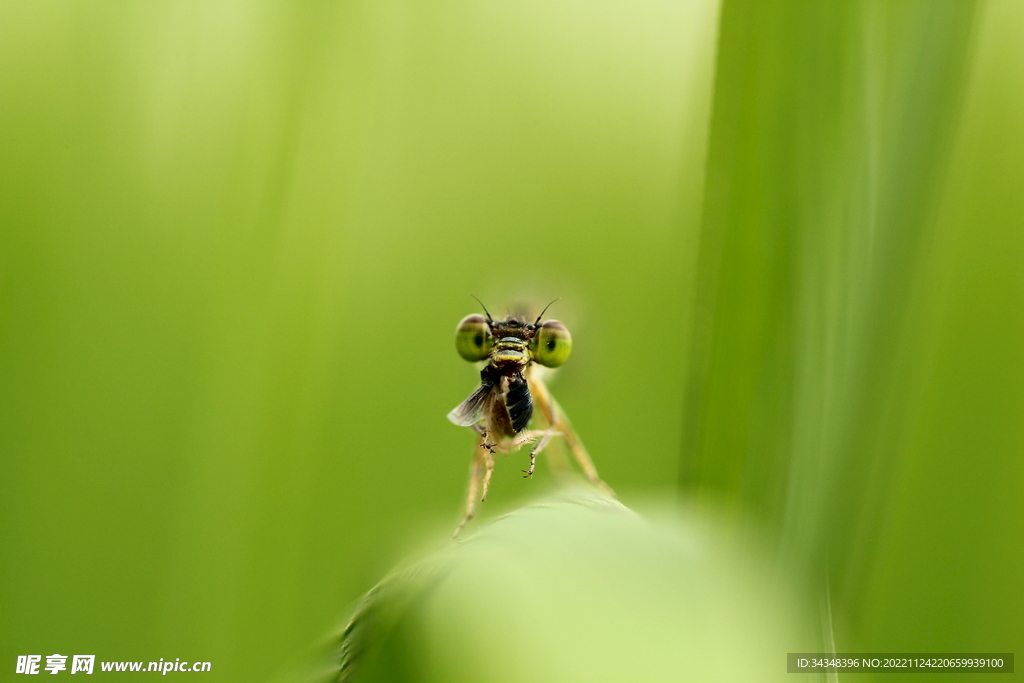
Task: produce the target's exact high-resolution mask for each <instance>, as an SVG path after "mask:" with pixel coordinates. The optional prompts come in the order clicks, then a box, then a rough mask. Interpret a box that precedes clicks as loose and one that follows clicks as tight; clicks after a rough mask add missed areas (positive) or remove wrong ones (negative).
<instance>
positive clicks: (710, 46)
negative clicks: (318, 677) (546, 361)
mask: <svg viewBox="0 0 1024 683" xmlns="http://www.w3.org/2000/svg"><path fill="white" fill-rule="evenodd" d="M1021 26H1024V5H1022V4H1020V3H1017V2H1012V1H1009V0H1007V1H991V2H982V3H977V4H974V3H969V2H961V1H957V2H952V1H942V0H936V1H930V0H929V1H925V0H919V1H916V2H906V1H904V2H881V1H874V2H869V1H864V2H851V3H843V4H839V5H835V4H832V3H811V2H786V3H758V2H741V1H733V0H723V1H722V2H721V3H719V2H678V3H648V4H644V5H642V6H640V7H632V6H627V5H626V4H625V3H583V2H575V3H574V2H555V3H540V2H528V3H515V4H513V3H476V2H453V3H444V4H440V5H436V6H434V5H427V4H422V5H416V4H399V3H368V2H366V3H360V2H352V3H303V4H289V3H279V2H250V3H238V2H208V3H189V2H186V3H180V2H155V3H135V4H114V3H71V2H65V3H27V2H2V3H0V468H2V475H0V486H2V498H0V505H2V510H0V533H2V537H0V542H2V545H0V634H2V637H0V667H5V668H4V669H0V670H6V671H13V667H14V661H15V659H16V656H17V655H18V654H30V653H40V654H50V653H53V652H60V653H65V654H70V653H96V654H97V656H98V658H99V659H105V660H122V659H123V660H150V659H157V658H160V657H165V658H166V657H170V658H174V657H181V658H183V659H201V660H207V661H211V662H212V663H213V667H214V669H215V671H214V672H213V673H211V674H208V675H206V676H205V678H207V679H209V680H224V681H253V680H267V679H270V678H274V677H277V676H281V675H284V674H285V673H286V672H288V671H289V670H291V668H292V667H294V666H295V665H296V662H299V661H300V660H302V658H303V657H305V656H306V653H307V652H308V651H309V648H310V645H311V643H314V642H315V641H317V640H318V639H319V638H321V637H322V636H323V635H324V634H325V633H327V632H328V631H329V630H330V629H331V628H332V627H333V626H335V625H336V624H337V623H338V621H339V620H340V619H341V618H342V617H343V616H344V615H345V614H346V612H347V610H348V609H349V608H350V606H351V605H352V604H353V602H354V601H355V600H356V598H357V597H358V596H359V595H360V594H362V593H363V592H365V591H366V590H367V589H368V588H369V587H370V586H372V585H373V584H374V583H375V582H376V580H377V579H379V578H380V577H381V576H382V575H383V574H384V573H385V572H386V571H387V570H388V568H389V567H390V566H392V565H393V564H394V563H395V562H396V561H399V560H400V559H401V558H403V557H405V556H406V555H407V553H408V552H409V548H410V547H411V546H415V545H416V544H417V543H422V542H423V541H422V539H423V538H438V539H443V537H444V535H445V534H447V533H448V532H449V530H450V528H451V527H452V526H453V525H454V523H455V521H456V520H457V519H458V515H459V510H460V506H461V503H462V498H463V492H464V487H465V483H466V476H467V472H468V466H469V459H470V456H471V452H472V437H471V435H470V433H469V431H468V430H465V429H458V428H456V427H454V426H452V425H451V424H450V423H448V422H447V421H446V420H445V417H444V416H445V414H446V413H447V411H448V410H450V409H451V408H452V407H453V406H455V405H456V404H457V403H458V402H459V401H461V400H462V399H463V398H465V396H466V395H467V394H468V393H469V392H470V391H471V390H472V389H473V388H474V382H475V380H476V372H475V370H474V369H473V367H472V366H470V365H469V364H467V363H465V362H464V361H462V360H461V359H460V358H459V357H458V356H457V355H456V353H455V351H454V345H453V331H454V327H455V324H456V323H457V322H458V320H459V319H460V318H461V317H462V316H464V315H466V314H468V313H471V312H477V310H478V308H477V304H476V303H475V302H474V301H473V300H472V299H470V298H469V296H468V295H469V294H471V293H472V294H475V295H477V296H479V297H480V298H481V299H482V300H483V301H484V302H485V303H487V305H488V307H489V308H490V309H491V310H492V312H494V313H495V314H496V315H497V314H500V313H503V312H504V311H505V307H506V306H507V305H510V304H512V303H514V302H516V301H523V300H525V301H529V302H532V303H534V304H535V305H536V304H540V305H543V303H546V302H547V301H548V300H550V299H553V298H555V297H561V300H560V301H559V302H558V303H557V304H555V305H554V307H552V309H551V315H552V316H554V317H557V318H559V319H561V320H562V321H563V322H565V323H566V324H567V325H568V327H569V328H570V330H571V331H572V333H573V336H574V341H575V347H574V353H573V357H572V359H571V360H570V362H569V363H568V364H567V365H566V366H565V368H564V369H563V370H561V371H560V374H559V376H558V377H557V379H556V380H555V381H554V382H553V385H552V389H553V393H554V394H555V395H556V396H557V397H558V399H559V401H560V402H561V404H562V405H563V407H564V408H565V409H566V411H567V412H568V414H569V415H570V417H571V418H572V420H573V424H574V425H575V427H576V428H577V430H578V431H579V433H580V435H581V436H582V438H583V439H584V441H585V442H586V443H587V445H588V446H589V448H590V451H591V454H592V456H593V458H594V460H595V463H596V464H597V466H598V468H599V470H600V472H601V474H602V477H603V478H604V479H605V480H606V481H607V482H609V483H610V484H611V485H612V486H613V487H614V488H615V489H616V491H617V492H618V494H619V496H620V498H621V500H622V501H623V502H624V503H625V504H626V505H628V506H631V507H633V508H635V509H638V510H640V511H641V512H644V511H645V510H654V509H658V508H659V507H661V506H663V505H664V504H665V503H666V502H670V501H673V500H674V501H676V502H677V503H678V504H679V505H680V506H681V507H684V508H685V507H687V506H690V505H700V506H702V509H707V510H712V511H714V513H713V514H715V515H717V516H719V517H720V518H721V519H723V520H729V524H732V525H733V526H734V528H738V529H740V530H741V533H740V537H741V538H742V537H743V534H744V533H747V534H748V535H749V536H750V537H754V536H756V537H757V541H756V542H757V544H764V545H767V546H768V547H769V548H770V553H771V555H772V556H773V557H774V558H775V562H776V564H777V567H778V571H779V572H780V573H781V574H782V575H783V576H785V581H786V582H787V584H788V585H792V586H794V587H795V589H796V590H797V591H798V592H800V593H802V594H803V595H804V597H805V599H807V600H808V601H810V602H812V603H813V602H814V601H816V600H817V599H818V598H819V596H820V594H821V592H822V591H823V590H824V588H823V585H824V584H825V580H824V577H825V575H826V571H827V576H828V581H827V584H828V594H829V597H830V600H831V606H832V612H833V628H834V635H835V639H836V643H837V648H838V649H839V650H840V651H926V652H927V651H932V652H943V651H946V652H972V651H973V652H1012V651H1014V650H1017V651H1022V650H1024V648H1022V647H1021V645H1022V644H1024V619H1022V618H1021V614H1022V613H1024V588H1022V582H1021V576H1024V548H1022V543H1021V539H1022V538H1024V496H1022V491H1024V458H1022V457H1021V456H1022V454H1024V453H1022V450H1024V449H1022V446H1024V420H1022V419H1021V416H1022V415H1024V353H1022V351H1021V348H1022V339H1024V230H1022V228H1024V43H1022V41H1021V40H1020V27H1021ZM524 457H525V456H524V455H522V454H521V455H520V456H519V458H520V459H522V458H524ZM519 469H520V465H519V460H516V459H514V458H507V459H504V460H500V461H499V463H498V470H497V473H496V478H495V483H494V485H493V487H492V493H491V496H490V499H489V500H488V502H487V503H486V504H485V506H484V508H483V517H484V519H485V520H486V519H488V518H493V517H494V516H495V515H496V514H500V513H503V512H507V511H509V510H512V509H515V508H517V507H519V506H520V505H522V504H523V503H526V502H528V501H530V500H533V499H534V498H535V497H536V496H537V495H538V494H539V493H542V492H545V491H549V490H550V488H551V483H550V480H549V478H548V476H547V471H546V468H545V467H544V466H543V465H542V466H541V467H540V472H539V475H538V476H537V477H536V478H535V479H534V480H533V481H528V482H524V481H523V480H522V479H521V478H520V477H519V472H518V471H519ZM743 530H746V531H743ZM826 568H827V570H826ZM815 627H817V626H816V625H815ZM779 656H780V667H784V666H785V664H784V661H785V660H784V656H785V653H784V652H782V653H780V655H779ZM6 667H10V668H6ZM862 676H863V675H862ZM1015 676H1016V677H1017V678H1020V675H1019V674H1015ZM1003 678H1012V677H1006V676H1004V677H1003ZM947 679H948V680H954V679H955V680H963V677H962V676H956V677H953V676H949V677H947ZM934 680H943V679H942V677H935V678H934Z"/></svg>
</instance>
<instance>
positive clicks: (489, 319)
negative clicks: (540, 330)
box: [470, 294, 557, 324]
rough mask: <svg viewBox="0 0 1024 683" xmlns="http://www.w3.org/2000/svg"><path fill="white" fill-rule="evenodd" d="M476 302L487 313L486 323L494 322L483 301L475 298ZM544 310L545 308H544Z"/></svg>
mask: <svg viewBox="0 0 1024 683" xmlns="http://www.w3.org/2000/svg"><path fill="white" fill-rule="evenodd" d="M470 296H473V295H472V294H470ZM473 298H474V299H476V297H475V296H473ZM555 301H557V299H555ZM476 302H477V303H478V304H480V307H481V308H483V309H484V313H486V314H487V323H488V324H490V323H493V322H494V318H492V317H491V312H490V311H488V310H487V307H486V306H484V302H483V301H480V299H476ZM551 303H554V301H552V302H551ZM548 305H549V306H550V305H551V304H548ZM545 310H546V309H545Z"/></svg>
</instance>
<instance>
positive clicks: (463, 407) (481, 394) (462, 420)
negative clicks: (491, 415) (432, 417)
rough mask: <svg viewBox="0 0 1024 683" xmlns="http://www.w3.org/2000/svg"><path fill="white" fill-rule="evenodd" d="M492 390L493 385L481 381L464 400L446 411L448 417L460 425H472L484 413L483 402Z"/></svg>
mask: <svg viewBox="0 0 1024 683" xmlns="http://www.w3.org/2000/svg"><path fill="white" fill-rule="evenodd" d="M493 390H494V385H493V384H489V383H486V382H485V383H483V384H481V385H480V388H479V389H477V390H476V391H474V392H473V393H472V394H470V395H469V398H467V399H466V400H465V401H463V402H462V403H460V404H459V405H458V406H456V407H455V409H454V410H452V412H450V413H448V419H449V420H451V421H452V422H453V423H455V424H457V425H459V426H460V427H472V426H473V425H475V424H476V423H477V422H479V421H480V418H482V417H483V415H484V403H485V402H486V401H487V397H488V396H489V395H490V393H491V392H492V391H493Z"/></svg>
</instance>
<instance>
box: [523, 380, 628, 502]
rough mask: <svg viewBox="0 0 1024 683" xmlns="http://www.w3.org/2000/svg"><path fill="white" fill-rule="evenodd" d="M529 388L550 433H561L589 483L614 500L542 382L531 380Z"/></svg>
mask: <svg viewBox="0 0 1024 683" xmlns="http://www.w3.org/2000/svg"><path fill="white" fill-rule="evenodd" d="M530 388H531V389H532V390H533V397H534V401H535V402H536V403H537V404H538V405H540V407H541V411H542V412H543V413H544V417H545V418H546V419H547V420H548V424H550V425H551V431H554V432H558V433H561V435H562V436H564V437H565V444H566V445H567V446H568V447H569V452H570V453H572V457H573V459H575V460H576V463H577V464H578V465H579V466H580V469H581V470H583V473H584V474H585V475H586V476H587V479H588V480H590V483H591V484H593V485H594V486H596V487H597V488H599V489H601V490H602V491H604V492H605V493H607V494H608V495H610V496H611V497H612V498H614V497H615V492H614V491H612V488H611V487H610V486H608V484H606V483H604V482H603V481H601V477H600V476H598V474H597V468H596V467H594V463H593V461H592V460H591V459H590V456H589V455H588V454H587V449H586V448H584V447H583V444H582V443H581V442H580V440H579V438H578V437H577V436H576V432H574V431H573V429H572V425H571V424H569V420H568V419H567V418H566V417H565V412H564V411H562V409H561V407H560V406H559V405H558V402H557V401H555V399H554V397H553V396H552V395H551V393H550V392H549V391H548V388H547V386H545V385H544V382H542V381H541V380H540V379H539V378H532V381H531V385H530Z"/></svg>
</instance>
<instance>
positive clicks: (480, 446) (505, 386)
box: [448, 299, 615, 536]
mask: <svg viewBox="0 0 1024 683" xmlns="http://www.w3.org/2000/svg"><path fill="white" fill-rule="evenodd" d="M478 301H479V299H478ZM551 303H554V302H553V301H552V302H551ZM480 305H481V306H482V307H483V309H484V313H486V314H487V317H486V318H485V317H484V316H482V315H479V314H473V315H469V316H466V317H465V318H463V319H462V321H461V322H460V323H459V326H458V327H457V328H456V329H455V348H456V349H457V350H458V352H459V355H461V356H462V357H463V358H465V359H466V360H468V361H485V362H486V365H485V366H484V367H483V369H482V370H481V371H480V386H479V387H478V388H477V389H476V391H474V392H473V393H472V394H470V395H469V398H467V399H466V400H465V401H463V402H462V403H461V404H459V405H458V406H457V407H456V408H455V409H454V410H452V411H451V412H450V413H448V419H449V420H451V421H452V422H454V423H455V424H457V425H459V426H461V427H472V428H473V429H474V430H476V432H477V434H478V435H479V439H478V442H477V448H476V453H475V455H474V456H473V464H472V467H471V469H470V476H469V493H468V496H467V498H466V511H465V515H464V516H463V519H462V522H460V523H459V526H458V527H457V528H456V529H455V534H454V535H455V536H458V535H459V532H460V531H462V529H463V527H465V526H466V524H468V523H469V520H471V519H472V518H473V516H474V515H475V514H476V509H477V504H478V503H479V502H482V501H483V500H485V499H486V498H487V489H488V487H489V485H490V483H491V474H492V473H493V472H494V456H495V454H499V453H501V454H505V453H510V452H512V451H515V450H518V449H519V448H521V447H523V446H525V445H527V444H532V445H531V447H530V466H529V468H528V469H525V470H523V476H524V477H530V476H532V475H533V471H534V468H535V466H536V464H537V456H538V455H539V454H540V452H541V451H543V450H544V448H545V447H546V446H547V445H548V443H549V442H550V441H551V439H552V438H554V437H556V436H560V437H562V438H563V439H564V440H565V443H566V445H567V446H568V448H569V451H570V453H572V456H573V458H574V459H575V460H576V463H577V464H578V465H579V467H580V469H581V470H583V473H584V474H585V475H586V477H587V479H589V480H590V483H591V484H593V485H595V486H597V487H599V488H601V489H603V490H604V491H605V492H606V493H608V494H610V495H612V496H614V495H615V494H614V493H613V492H612V490H611V488H609V486H608V485H607V484H605V483H604V482H603V481H601V478H600V477H599V476H598V475H597V469H596V468H595V467H594V463H593V462H592V461H591V460H590V456H589V455H587V451H586V449H585V448H584V447H583V444H582V443H580V440H579V439H578V438H577V437H576V434H575V432H573V430H572V427H571V426H570V425H569V421H568V420H567V419H566V418H565V415H564V414H563V413H562V411H561V410H560V408H559V406H558V404H557V403H556V402H555V400H554V399H553V398H552V397H551V394H550V393H549V392H548V389H547V387H546V386H545V385H544V382H543V381H542V380H541V378H540V376H539V372H538V370H540V368H538V367H537V366H538V365H540V366H543V367H546V368H556V367H558V366H560V365H562V364H563V363H565V361H566V360H567V359H568V358H569V354H570V353H571V352H572V337H571V336H570V335H569V330H568V329H566V327H565V325H563V324H562V323H560V322H558V321H557V320H546V321H544V322H543V323H542V322H541V318H543V317H544V313H545V312H547V309H548V307H549V306H550V305H551V304H548V306H546V307H545V308H544V310H543V311H541V314H540V315H539V316H537V319H536V320H535V321H534V322H532V323H531V322H527V320H528V319H520V317H519V316H515V315H513V316H511V317H509V318H508V320H501V321H499V320H494V319H493V318H492V317H491V314H490V313H489V312H488V311H487V307H486V306H483V304H482V303H481V304H480ZM538 413H539V416H540V417H541V418H542V419H543V423H544V427H543V428H536V427H535V428H533V429H530V428H529V425H530V420H531V418H533V417H536V416H537V414H538Z"/></svg>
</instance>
